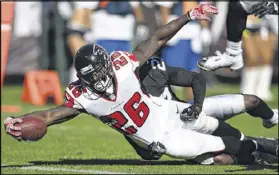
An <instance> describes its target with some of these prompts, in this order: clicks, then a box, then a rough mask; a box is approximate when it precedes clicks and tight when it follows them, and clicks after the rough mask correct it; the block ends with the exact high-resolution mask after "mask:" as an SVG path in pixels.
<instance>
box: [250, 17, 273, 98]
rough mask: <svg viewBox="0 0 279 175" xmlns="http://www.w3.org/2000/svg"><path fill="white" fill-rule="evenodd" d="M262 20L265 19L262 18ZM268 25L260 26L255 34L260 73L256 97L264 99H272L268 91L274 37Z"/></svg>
mask: <svg viewBox="0 0 279 175" xmlns="http://www.w3.org/2000/svg"><path fill="white" fill-rule="evenodd" d="M262 20H263V22H266V20H264V19H262ZM267 27H268V26H262V27H261V29H260V32H259V33H260V34H259V35H257V36H256V40H257V41H258V43H259V44H258V48H259V56H260V60H259V62H260V66H259V69H260V74H259V77H258V79H259V81H258V86H257V88H256V94H255V95H257V96H258V97H260V98H261V99H263V100H265V101H270V100H272V93H271V91H270V86H271V81H272V75H273V65H272V63H273V59H274V50H275V44H276V42H277V41H276V37H275V35H274V34H273V33H271V32H270V31H269V30H268V28H267Z"/></svg>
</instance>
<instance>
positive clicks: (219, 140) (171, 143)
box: [162, 128, 274, 164]
mask: <svg viewBox="0 0 279 175" xmlns="http://www.w3.org/2000/svg"><path fill="white" fill-rule="evenodd" d="M162 144H163V145H164V146H165V147H166V154H167V155H169V156H170V157H175V158H183V159H194V158H196V157H197V156H199V155H203V154H205V153H211V154H212V155H215V156H216V155H219V154H222V153H225V154H229V155H235V156H236V157H238V159H239V163H240V164H251V163H253V161H254V157H253V156H252V155H251V154H252V152H254V151H255V150H257V149H259V146H258V144H257V143H256V142H254V141H251V140H246V141H240V140H238V139H235V138H232V137H216V136H211V135H206V134H202V133H198V132H194V131H190V130H187V129H183V128H178V129H175V130H174V131H172V132H170V133H168V134H167V135H166V136H165V137H164V139H163V140H162ZM273 149H274V148H273ZM263 151H268V150H264V149H263ZM272 151H274V150H272Z"/></svg>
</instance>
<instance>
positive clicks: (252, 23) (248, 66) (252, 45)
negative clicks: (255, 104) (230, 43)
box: [240, 16, 261, 95]
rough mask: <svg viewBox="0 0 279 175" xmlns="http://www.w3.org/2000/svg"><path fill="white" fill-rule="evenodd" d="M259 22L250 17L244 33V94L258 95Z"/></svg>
mask: <svg viewBox="0 0 279 175" xmlns="http://www.w3.org/2000/svg"><path fill="white" fill-rule="evenodd" d="M259 27H260V23H259V20H258V19H257V18H256V17H254V16H249V17H248V20H247V28H246V29H245V30H244V32H243V37H242V41H243V49H244V53H245V66H244V68H243V70H242V72H241V83H240V92H241V93H243V94H253V95H255V94H256V88H257V86H258V78H259V76H260V73H261V70H260V67H259V66H260V65H259V64H260V62H259V61H260V59H259V48H258V43H257V42H258V41H257V40H256V36H257V35H259Z"/></svg>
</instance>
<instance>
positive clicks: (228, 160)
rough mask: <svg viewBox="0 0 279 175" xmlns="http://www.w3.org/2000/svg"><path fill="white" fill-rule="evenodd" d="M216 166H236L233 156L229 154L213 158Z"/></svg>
mask: <svg viewBox="0 0 279 175" xmlns="http://www.w3.org/2000/svg"><path fill="white" fill-rule="evenodd" d="M213 160H214V165H232V164H234V160H233V158H232V156H230V155H227V154H220V155H218V156H215V157H214V158H213Z"/></svg>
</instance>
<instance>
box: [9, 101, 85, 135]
mask: <svg viewBox="0 0 279 175" xmlns="http://www.w3.org/2000/svg"><path fill="white" fill-rule="evenodd" d="M80 113H81V112H80V111H79V110H78V109H74V108H68V107H65V106H58V107H56V108H53V109H48V110H43V111H36V112H32V113H29V114H25V115H22V116H20V117H8V118H6V119H5V121H4V127H5V130H6V133H7V134H9V135H11V136H13V137H14V138H15V139H17V140H20V139H21V137H20V136H21V128H20V127H19V126H20V125H19V126H16V124H17V123H21V122H22V118H23V117H25V116H28V117H35V118H39V119H40V120H42V121H43V122H44V123H45V124H46V125H47V126H51V125H54V124H58V123H62V122H65V121H68V120H70V119H73V118H74V117H76V116H77V115H78V114H80Z"/></svg>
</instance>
